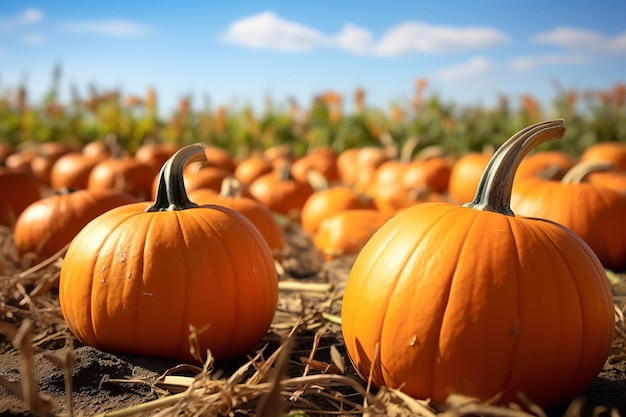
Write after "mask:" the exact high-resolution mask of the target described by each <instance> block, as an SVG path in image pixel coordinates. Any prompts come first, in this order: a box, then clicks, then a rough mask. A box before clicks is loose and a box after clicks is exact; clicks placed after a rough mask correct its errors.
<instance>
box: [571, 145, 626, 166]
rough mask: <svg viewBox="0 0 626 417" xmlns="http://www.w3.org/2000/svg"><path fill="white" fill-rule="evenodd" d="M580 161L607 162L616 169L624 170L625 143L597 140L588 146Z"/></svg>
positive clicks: (625, 158)
mask: <svg viewBox="0 0 626 417" xmlns="http://www.w3.org/2000/svg"><path fill="white" fill-rule="evenodd" d="M580 162H608V163H610V164H611V165H613V169H614V170H616V171H626V143H624V142H598V143H594V144H593V145H590V146H588V147H587V148H586V149H585V150H584V151H583V153H582V154H581V155H580Z"/></svg>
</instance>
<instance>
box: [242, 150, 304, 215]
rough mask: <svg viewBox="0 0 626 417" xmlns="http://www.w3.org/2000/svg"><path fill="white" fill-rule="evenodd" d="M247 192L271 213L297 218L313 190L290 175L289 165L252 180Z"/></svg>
mask: <svg viewBox="0 0 626 417" xmlns="http://www.w3.org/2000/svg"><path fill="white" fill-rule="evenodd" d="M248 191H249V192H250V194H251V195H252V197H254V198H255V199H256V200H258V201H260V202H261V203H262V204H263V205H265V207H267V208H269V209H270V210H271V211H273V212H275V213H279V214H283V215H285V216H291V217H293V218H299V217H300V212H301V210H302V207H303V206H304V203H306V201H307V199H308V198H309V197H310V196H311V194H313V192H314V190H313V187H312V186H311V184H309V183H308V182H307V181H300V180H298V179H296V178H294V177H293V176H292V175H291V163H290V162H283V163H282V165H280V166H279V167H277V168H275V169H274V170H272V171H271V172H269V173H267V174H264V175H261V176H260V177H259V178H257V179H256V180H254V181H253V182H252V184H250V187H249V188H248Z"/></svg>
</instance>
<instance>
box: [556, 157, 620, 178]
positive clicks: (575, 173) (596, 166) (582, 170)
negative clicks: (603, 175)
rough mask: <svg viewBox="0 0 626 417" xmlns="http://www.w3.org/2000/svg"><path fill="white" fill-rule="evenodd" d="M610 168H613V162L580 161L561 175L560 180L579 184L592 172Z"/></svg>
mask: <svg viewBox="0 0 626 417" xmlns="http://www.w3.org/2000/svg"><path fill="white" fill-rule="evenodd" d="M611 169H613V164H611V163H610V162H598V161H589V162H580V163H578V164H576V165H574V166H573V167H572V168H570V170H569V171H567V172H566V173H565V175H563V178H561V182H562V183H564V184H579V183H581V182H583V180H584V179H585V177H586V176H587V175H588V174H591V173H592V172H600V171H609V170H611Z"/></svg>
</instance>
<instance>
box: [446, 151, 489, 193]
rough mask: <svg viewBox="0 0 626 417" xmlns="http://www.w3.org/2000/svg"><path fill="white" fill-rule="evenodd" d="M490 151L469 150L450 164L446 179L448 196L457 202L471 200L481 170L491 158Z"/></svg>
mask: <svg viewBox="0 0 626 417" xmlns="http://www.w3.org/2000/svg"><path fill="white" fill-rule="evenodd" d="M491 156H492V153H491V152H488V151H487V152H469V153H466V154H465V155H463V156H461V157H460V158H458V159H457V160H456V161H455V162H454V165H453V166H452V171H451V172H450V179H449V180H448V196H449V197H450V200H451V201H452V202H454V203H457V204H465V203H467V202H469V201H472V199H473V198H474V194H475V193H476V187H477V186H478V183H479V182H480V178H481V176H482V174H483V171H484V170H485V168H486V167H487V164H488V163H489V160H490V159H491Z"/></svg>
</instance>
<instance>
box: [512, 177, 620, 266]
mask: <svg viewBox="0 0 626 417" xmlns="http://www.w3.org/2000/svg"><path fill="white" fill-rule="evenodd" d="M511 209H512V210H513V212H515V213H518V214H520V215H524V216H531V217H539V218H543V219H549V220H552V221H555V222H557V223H559V224H562V225H563V226H566V227H568V228H569V229H571V230H572V231H573V232H574V233H576V234H577V235H578V236H580V237H581V238H582V239H583V240H584V241H585V242H587V244H588V245H589V246H591V249H593V251H594V252H595V253H596V255H597V256H598V258H599V259H600V261H601V262H602V264H603V265H604V266H605V267H607V268H613V269H619V268H622V267H623V266H626V222H624V218H626V195H625V194H623V193H621V192H619V191H616V190H611V189H608V188H603V187H598V186H595V185H593V184H590V183H585V182H582V183H571V184H570V183H562V182H560V181H544V180H540V179H536V180H525V181H521V182H518V183H516V185H515V186H514V187H513V193H512V195H511Z"/></svg>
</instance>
